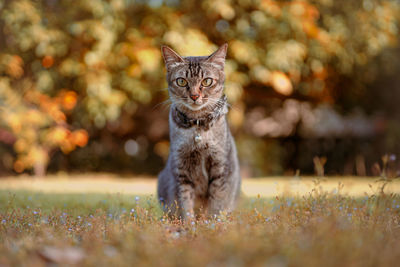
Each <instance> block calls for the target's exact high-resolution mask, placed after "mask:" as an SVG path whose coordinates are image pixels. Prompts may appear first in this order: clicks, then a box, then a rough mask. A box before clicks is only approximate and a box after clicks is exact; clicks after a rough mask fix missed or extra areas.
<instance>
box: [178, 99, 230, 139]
mask: <svg viewBox="0 0 400 267" xmlns="http://www.w3.org/2000/svg"><path fill="white" fill-rule="evenodd" d="M226 113H228V105H227V99H226V95H223V96H222V97H221V98H220V99H219V100H218V102H217V103H216V105H215V107H214V109H213V111H212V112H211V113H208V114H207V115H206V116H205V117H203V118H197V119H194V118H190V117H188V116H187V115H186V114H185V113H183V112H182V111H180V110H179V109H178V108H177V107H175V108H174V109H173V110H172V119H173V120H174V122H175V123H176V124H177V125H178V127H180V128H184V129H189V128H191V127H193V126H197V127H198V128H202V129H204V130H206V131H207V130H208V129H210V127H211V126H212V125H213V123H214V122H215V121H217V120H218V119H219V118H220V117H222V116H224V115H225V114H226Z"/></svg>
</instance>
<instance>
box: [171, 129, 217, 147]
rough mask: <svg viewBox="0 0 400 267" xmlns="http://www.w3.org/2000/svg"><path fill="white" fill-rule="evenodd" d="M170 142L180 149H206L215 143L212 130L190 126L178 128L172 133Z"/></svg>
mask: <svg viewBox="0 0 400 267" xmlns="http://www.w3.org/2000/svg"><path fill="white" fill-rule="evenodd" d="M173 139H174V140H171V141H172V143H173V144H174V145H175V146H177V147H178V148H180V149H183V148H187V149H186V150H202V151H203V150H208V149H210V148H212V147H214V146H215V145H216V136H215V133H214V132H213V131H212V130H208V131H203V130H201V129H196V128H194V127H193V128H190V129H180V130H179V131H176V132H175V134H174V135H173Z"/></svg>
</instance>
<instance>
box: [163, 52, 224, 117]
mask: <svg viewBox="0 0 400 267" xmlns="http://www.w3.org/2000/svg"><path fill="white" fill-rule="evenodd" d="M227 48H228V45H227V44H224V45H222V46H221V47H220V48H219V49H218V50H217V51H216V52H214V53H213V54H211V55H210V56H205V57H185V58H183V57H181V56H179V55H178V54H177V53H176V52H175V51H173V50H172V49H171V48H169V47H166V46H163V47H162V49H161V50H162V54H163V57H164V61H165V65H166V67H167V82H168V90H169V94H170V98H171V100H172V102H173V103H174V104H176V105H177V106H178V107H179V106H180V107H186V108H187V109H189V110H193V111H195V110H201V109H203V108H207V107H211V106H214V105H213V104H216V103H217V102H218V100H219V99H220V98H221V96H222V94H223V87H224V80H225V74H224V65H225V56H226V51H227Z"/></svg>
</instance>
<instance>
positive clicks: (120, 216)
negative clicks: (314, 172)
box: [0, 176, 400, 266]
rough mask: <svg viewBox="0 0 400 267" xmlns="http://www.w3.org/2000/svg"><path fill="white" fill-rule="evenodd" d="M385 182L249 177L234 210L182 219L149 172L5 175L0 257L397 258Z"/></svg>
mask: <svg viewBox="0 0 400 267" xmlns="http://www.w3.org/2000/svg"><path fill="white" fill-rule="evenodd" d="M339 181H343V183H342V184H339ZM384 184H385V181H381V182H375V179H366V178H365V179H358V178H353V179H352V178H350V177H347V178H339V177H336V178H335V177H333V178H328V179H327V180H321V179H313V178H295V179H294V178H269V179H260V180H246V181H244V184H243V189H244V190H243V191H244V192H243V197H242V200H241V202H240V205H239V207H238V209H237V210H236V211H235V212H234V213H232V214H222V215H220V216H218V217H215V218H208V217H205V216H203V217H201V218H198V219H196V220H192V221H190V222H187V223H181V222H180V221H177V220H169V219H168V218H167V217H165V216H163V214H162V212H161V211H160V208H159V206H158V204H157V202H156V200H155V197H154V193H155V192H154V188H155V182H154V180H149V179H139V180H130V179H125V180H124V179H118V178H117V177H112V178H109V177H108V176H102V177H97V180H94V179H93V178H92V177H90V176H80V177H77V178H76V179H69V178H67V177H61V178H60V177H50V178H49V179H36V180H32V179H27V178H19V179H15V178H9V179H3V180H0V266H47V265H49V264H50V265H51V264H60V265H61V266H62V265H69V266H70V265H77V266H93V265H98V266H111V265H114V266H147V265H149V266H396V265H397V264H398V262H399V260H400V224H399V223H400V197H398V195H397V193H398V192H399V191H398V189H399V187H398V184H397V183H395V182H391V183H389V184H388V185H387V186H386V187H385V190H384V191H383V192H382V191H381V189H382V186H383V185H384ZM369 185H371V186H369ZM86 192H87V193H86ZM257 195H259V196H257Z"/></svg>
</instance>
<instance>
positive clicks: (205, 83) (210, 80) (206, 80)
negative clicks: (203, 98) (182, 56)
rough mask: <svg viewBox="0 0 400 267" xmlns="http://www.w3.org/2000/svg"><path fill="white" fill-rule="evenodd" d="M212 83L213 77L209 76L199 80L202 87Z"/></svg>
mask: <svg viewBox="0 0 400 267" xmlns="http://www.w3.org/2000/svg"><path fill="white" fill-rule="evenodd" d="M212 83H213V79H211V78H205V79H204V80H202V81H201V85H202V86H204V87H208V86H210V85H211V84H212Z"/></svg>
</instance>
